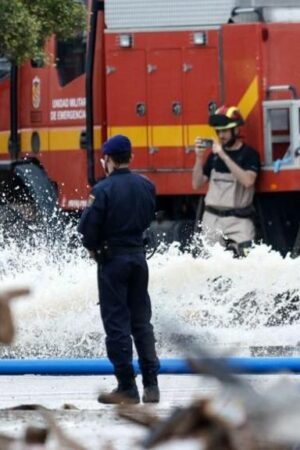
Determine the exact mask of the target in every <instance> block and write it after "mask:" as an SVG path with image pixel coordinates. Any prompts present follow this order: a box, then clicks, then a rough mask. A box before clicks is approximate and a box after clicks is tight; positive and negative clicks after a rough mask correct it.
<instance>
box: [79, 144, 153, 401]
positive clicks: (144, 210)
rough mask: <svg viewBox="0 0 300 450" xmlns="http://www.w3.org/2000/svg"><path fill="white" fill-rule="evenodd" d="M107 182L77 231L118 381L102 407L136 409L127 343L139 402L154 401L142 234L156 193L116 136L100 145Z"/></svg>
mask: <svg viewBox="0 0 300 450" xmlns="http://www.w3.org/2000/svg"><path fill="white" fill-rule="evenodd" d="M103 154H104V166H105V169H106V172H107V177H106V178H105V179H103V180H101V181H99V182H98V183H97V184H96V185H95V186H94V188H93V190H92V194H91V196H90V199H89V206H88V207H87V208H86V209H85V210H84V212H83V214H82V217H81V220H80V223H79V227H78V230H79V232H80V233H82V235H83V245H84V246H85V247H86V248H87V249H88V250H89V251H90V253H91V255H92V256H94V257H95V259H96V261H97V263H98V287H99V298H100V310H101V317H102V321H103V325H104V329H105V333H106V348H107V355H108V358H109V360H110V361H111V363H112V364H113V366H114V372H115V375H116V378H117V381H118V386H117V388H116V389H115V390H114V391H113V392H112V393H111V394H104V395H100V396H99V398H98V401H99V402H103V403H139V401H140V397H139V392H138V389H137V385H136V382H135V373H134V369H133V366H132V338H133V340H134V344H135V347H136V350H137V354H138V357H139V365H140V369H141V372H142V378H143V386H144V393H143V401H144V402H145V403H155V402H158V401H159V389H158V383H157V374H158V371H159V360H158V358H157V355H156V350H155V338H154V333H153V327H152V325H151V322H150V319H151V303H150V297H149V294H148V266H147V262H146V257H145V249H144V246H143V232H144V231H145V230H146V229H147V228H148V227H149V225H150V223H151V221H152V220H153V218H154V213H155V187H154V185H153V184H152V183H151V182H150V181H149V180H148V179H147V178H146V177H143V176H140V175H137V174H135V173H132V172H131V171H130V170H129V164H130V161H131V159H132V154H131V142H130V140H129V139H128V138H127V137H126V136H122V135H117V136H114V137H112V138H111V139H109V140H108V141H107V142H105V143H104V145H103Z"/></svg>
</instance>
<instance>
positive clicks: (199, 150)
mask: <svg viewBox="0 0 300 450" xmlns="http://www.w3.org/2000/svg"><path fill="white" fill-rule="evenodd" d="M205 150H207V147H206V146H205V145H204V141H203V139H201V138H200V137H198V136H197V137H196V139H195V153H196V155H197V156H198V155H203V153H204V152H205Z"/></svg>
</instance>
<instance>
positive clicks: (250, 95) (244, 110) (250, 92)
mask: <svg viewBox="0 0 300 450" xmlns="http://www.w3.org/2000/svg"><path fill="white" fill-rule="evenodd" d="M258 99H259V95H258V77H257V76H255V77H254V79H253V81H252V82H251V84H250V85H249V87H248V89H247V90H246V92H245V94H244V95H243V97H242V98H241V100H240V102H239V104H238V108H239V110H240V112H241V114H242V116H243V118H244V119H247V117H248V116H249V114H250V113H251V112H252V110H253V109H254V107H255V105H256V104H257V102H258Z"/></svg>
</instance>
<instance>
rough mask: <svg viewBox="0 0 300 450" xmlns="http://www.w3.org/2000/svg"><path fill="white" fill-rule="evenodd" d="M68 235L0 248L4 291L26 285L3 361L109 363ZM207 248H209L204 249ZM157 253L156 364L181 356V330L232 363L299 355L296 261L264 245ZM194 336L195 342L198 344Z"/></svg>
mask: <svg viewBox="0 0 300 450" xmlns="http://www.w3.org/2000/svg"><path fill="white" fill-rule="evenodd" d="M70 236H73V237H74V230H72V226H71V225H70V226H67V227H66V228H65V230H64V235H63V236H62V237H61V239H60V241H59V242H52V241H49V240H47V239H42V238H41V237H36V239H34V240H33V239H32V238H31V240H30V242H29V241H28V242H26V241H25V242H23V243H22V245H21V246H20V244H17V243H16V242H15V241H13V240H10V241H9V242H8V243H7V242H6V243H5V245H4V243H3V242H2V243H1V242H0V254H1V258H0V261H1V262H0V277H1V287H2V288H3V289H4V288H6V287H11V286H29V287H31V288H32V294H31V295H30V296H29V297H28V298H24V299H20V300H18V301H16V302H15V303H14V304H13V309H14V314H15V322H16V324H17V330H18V333H17V337H16V339H15V343H14V345H13V346H12V347H10V348H6V347H2V349H1V355H2V356H6V357H50V356H52V357H58V356H64V357H69V356H74V357H84V356H86V357H88V356H90V357H91V356H93V357H98V356H104V355H105V348H104V332H103V327H102V323H101V320H100V313H99V306H98V304H97V303H98V291H97V284H96V265H95V263H94V262H93V261H92V260H90V259H89V258H88V256H87V254H86V252H85V250H84V249H82V247H81V246H80V245H78V243H77V245H74V242H72V245H71V241H72V239H71V238H70ZM205 245H206V244H205ZM192 253H193V252H190V253H183V252H180V251H179V245H178V244H176V243H175V244H172V245H171V246H169V247H165V248H162V247H161V248H160V249H159V251H158V252H156V253H155V255H154V256H153V257H152V258H151V259H150V260H149V269H150V285H149V290H150V295H151V298H152V305H153V324H154V327H155V331H156V335H157V337H158V348H159V354H160V355H161V356H178V349H177V348H176V346H175V345H173V344H172V340H170V339H169V337H167V338H166V335H165V333H164V329H165V325H166V323H169V324H170V327H171V329H174V333H176V334H177V335H180V333H182V332H184V333H186V332H187V331H188V332H189V333H191V334H192V335H193V336H195V337H196V338H197V339H199V342H203V341H204V342H205V343H206V344H210V345H213V346H214V347H217V348H219V347H220V349H222V350H224V349H227V350H228V349H229V351H230V352H231V353H232V352H233V351H234V352H235V354H249V349H251V348H252V347H256V350H257V348H258V347H262V348H263V349H266V348H268V346H272V347H280V348H283V349H284V350H285V351H286V350H287V349H289V348H291V349H292V351H293V352H294V353H295V352H297V346H298V336H299V331H300V309H299V304H300V293H299V290H300V257H298V258H295V259H292V258H290V256H289V255H288V256H286V257H285V258H283V257H282V256H281V255H280V254H278V253H276V252H274V251H271V250H270V248H268V247H267V246H265V245H258V246H255V247H254V248H253V249H251V251H250V253H249V255H248V256H247V258H244V259H234V258H233V257H232V255H231V253H230V252H226V251H224V249H223V248H222V247H221V246H219V245H215V246H214V247H211V248H208V247H206V248H205V254H204V252H202V253H203V255H202V256H201V255H200V256H199V257H193V255H192ZM197 336H198V337H197Z"/></svg>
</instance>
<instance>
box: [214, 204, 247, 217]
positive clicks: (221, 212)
mask: <svg viewBox="0 0 300 450" xmlns="http://www.w3.org/2000/svg"><path fill="white" fill-rule="evenodd" d="M205 211H207V212H209V213H211V214H215V215H216V216H219V217H231V216H234V217H239V218H247V217H253V214H254V208H253V205H249V206H245V208H234V209H218V208H213V207H212V206H208V205H207V206H205Z"/></svg>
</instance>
